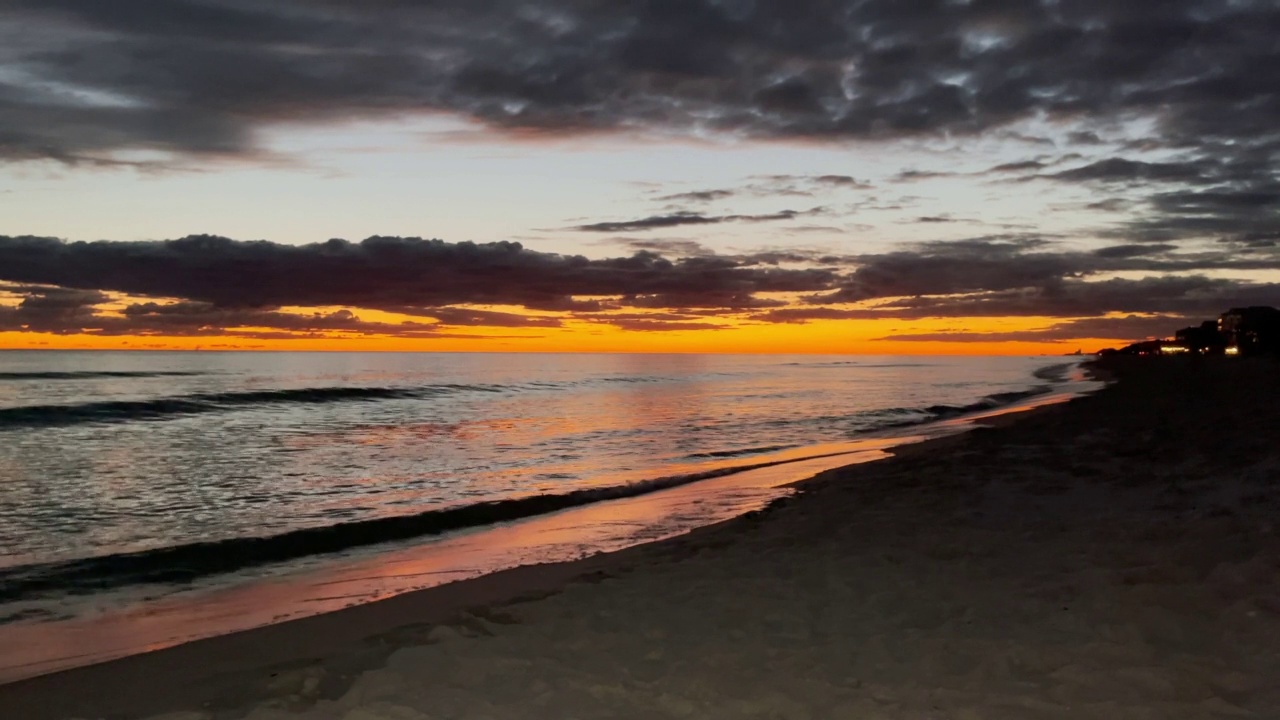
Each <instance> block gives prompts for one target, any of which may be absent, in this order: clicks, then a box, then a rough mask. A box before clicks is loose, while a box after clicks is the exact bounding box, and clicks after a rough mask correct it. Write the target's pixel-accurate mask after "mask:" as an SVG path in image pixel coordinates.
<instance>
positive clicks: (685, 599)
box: [0, 359, 1280, 720]
mask: <svg viewBox="0 0 1280 720" xmlns="http://www.w3.org/2000/svg"><path fill="white" fill-rule="evenodd" d="M1209 360H1217V361H1209ZM1108 369H1109V370H1110V371H1112V372H1114V373H1115V374H1116V375H1117V376H1118V377H1119V382H1117V383H1116V384H1114V385H1112V386H1110V387H1108V388H1107V389H1106V390H1104V391H1102V392H1100V393H1098V394H1096V395H1094V396H1091V397H1087V398H1083V399H1080V400H1077V401H1074V402H1071V403H1069V404H1066V405H1061V406H1056V407H1050V408H1045V409H1041V410H1038V411H1035V412H1032V413H1026V414H1024V415H1022V416H1015V418H1014V419H1013V420H1012V421H1001V422H1000V423H999V426H998V427H991V428H984V429H980V430H976V431H973V432H970V433H967V434H964V435H960V436H955V437H950V438H943V439H940V440H934V441H930V442H926V443H923V444H920V445H916V446H911V447H908V448H905V449H903V450H900V451H896V454H897V455H898V456H897V457H895V458H892V459H889V460H885V461H880V462H874V463H869V464H863V465H857V466H853V467H850V468H845V469H841V470H836V471H831V472H827V473H824V474H822V475H819V476H818V477H816V478H813V479H812V480H808V481H806V482H805V483H803V485H802V488H801V489H802V492H801V493H800V494H798V495H797V496H795V497H793V498H789V499H787V500H786V501H784V502H781V503H778V504H775V505H774V506H772V507H770V508H769V509H768V510H766V511H763V512H759V513H755V514H753V515H751V516H749V517H744V518H740V519H737V520H733V521H729V522H726V523H721V524H719V525H716V526H713V527H709V528H704V529H702V530H698V531H695V532H693V533H691V534H688V535H685V536H682V537H679V538H676V539H673V540H668V541H664V542H660V543H655V544H652V545H647V546H641V547H637V548H633V549H631V550H627V551H623V552H619V553H613V554H609V555H604V556H598V557H595V558H591V559H588V560H584V561H580V562H576V563H565V564H560V565H549V566H537V567H526V568H518V569H516V570H512V571H508V572H504V573H498V574H495V575H491V576H487V577H484V578H480V579H478V580H473V581H467V582H462V583H455V584H452V585H446V586H443V587H439V588H434V589H431V590H427V591H423V592H420V593H414V594H409V595H404V596H400V597H397V598H392V599H390V600H387V601H384V602H380V603H375V604H372V605H366V606H361V607H356V608H351V609H349V610H344V611H341V612H337V613H332V614H329V615H323V616H318V617H313V618H308V619H305V620H300V621H295V622H290V623H284V624H280V625H275V626H270V627H266V628H261V629H258V630H252V631H249V632H245V633H240V634H237V635H232V636H227V637H222V638H214V639H212V640H207V641H201V642H198V643H192V644H190V645H185V646H181V647H177V648H173V649H169V650H165V651H161V652H156V653H150V654H147V655H141V656H136V657H132V658H126V659H124V660H120V661H116V662H112V663H106V664H103V665H98V666H93V667H88V668H82V669H78V670H73V671H68V672H64V673H58V674H55V675H49V676H45V677H41V678H35V679H33V680H28V681H24V682H20V683H15V684H11V685H8V686H3V687H0V716H3V717H5V718H15V719H22V720H42V719H44V718H86V719H88V718H141V717H163V718H165V720H179V719H181V720H212V719H215V718H242V717H247V718H251V719H252V720H285V719H288V718H333V719H341V720H379V719H385V720H426V719H428V718H495V719H501V718H605V717H616V718H660V717H674V718H680V717H689V718H694V717H697V718H701V717H707V718H788V719H792V718H796V719H803V718H815V719H817V718H859V719H860V718H868V719H872V718H935V719H939V720H941V719H952V718H954V719H957V720H961V719H975V720H976V719H998V718H1009V719H1014V718H1016V719H1019V720H1023V719H1028V720H1036V719H1040V718H1046V719H1047V718H1117V719H1119V718H1219V717H1221V718H1230V717H1258V718H1273V717H1280V534H1278V533H1277V527H1276V523H1277V522H1280V497H1278V496H1277V493H1276V486H1277V479H1278V478H1280V442H1278V440H1280V404H1278V403H1277V402H1276V400H1277V398H1280V367H1277V365H1276V364H1275V363H1273V362H1272V363H1268V362H1252V361H1245V360H1238V359H1206V361H1203V362H1182V361H1173V360H1167V361H1164V360H1157V361H1145V362H1144V361H1141V360H1133V361H1128V362H1119V363H1117V364H1113V365H1111V366H1110V367H1109V368H1108Z"/></svg>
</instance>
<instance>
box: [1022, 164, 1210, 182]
mask: <svg viewBox="0 0 1280 720" xmlns="http://www.w3.org/2000/svg"><path fill="white" fill-rule="evenodd" d="M1215 166H1216V163H1213V162H1210V161H1205V162H1142V161H1138V160H1127V159H1125V158H1108V159H1106V160H1099V161H1097V162H1094V163H1090V164H1088V165H1084V166H1082V167H1078V168H1072V169H1070V170H1063V171H1061V172H1056V173H1052V174H1049V175H1040V176H1038V177H1042V178H1049V179H1053V180H1069V181H1089V180H1096V181H1099V182H1114V183H1132V182H1186V183H1205V182H1209V181H1210V176H1211V174H1212V173H1213V171H1214V170H1215V169H1216V167H1215Z"/></svg>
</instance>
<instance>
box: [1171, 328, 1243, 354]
mask: <svg viewBox="0 0 1280 720" xmlns="http://www.w3.org/2000/svg"><path fill="white" fill-rule="evenodd" d="M1174 338H1175V341H1176V342H1177V343H1178V344H1179V345H1181V346H1182V347H1184V348H1186V349H1187V352H1191V353H1195V354H1197V355H1222V354H1223V353H1225V352H1226V350H1227V345H1229V344H1230V343H1228V342H1227V338H1226V336H1225V335H1223V334H1222V332H1221V331H1219V329H1218V323H1217V322H1215V321H1213V320H1205V321H1204V322H1202V323H1200V324H1199V325H1192V326H1191V327H1186V328H1182V329H1181V330H1179V331H1178V332H1177V334H1176V335H1174Z"/></svg>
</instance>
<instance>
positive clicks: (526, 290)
mask: <svg viewBox="0 0 1280 720" xmlns="http://www.w3.org/2000/svg"><path fill="white" fill-rule="evenodd" d="M834 279H835V275H834V273H833V272H832V271H830V270H821V269H786V268H776V267H759V266H752V264H751V263H750V262H747V261H744V260H738V259H734V258H725V257H690V258H684V259H678V260H668V259H666V258H664V257H662V256H660V255H657V254H655V253H652V252H637V253H635V254H634V255H631V256H629V257H619V258H607V259H602V260H590V259H587V258H585V257H581V256H566V255H556V254H552V253H541V252H536V251H533V250H529V249H527V248H525V247H523V246H521V245H520V244H519V243H509V242H501V243H489V244H475V243H469V242H463V243H446V242H443V241H440V240H423V239H420V238H398V237H372V238H368V239H366V240H364V241H362V242H360V243H351V242H347V241H345V240H330V241H328V242H324V243H316V244H312V245H300V246H294V245H282V244H278V243H272V242H267V241H253V242H242V241H235V240H230V239H227V238H221V237H214V236H192V237H187V238H182V239H179V240H169V241H163V242H107V241H100V242H74V243H68V242H62V241H59V240H56V239H52V238H38V237H3V236H0V280H9V281H15V282H22V283H33V284H34V283H39V284H45V285H56V286H60V287H65V288H79V289H88V290H103V291H115V292H122V293H128V294H133V295H146V296H152V297H166V298H167V297H174V298H182V299H186V300H191V301H196V302H203V303H210V304H212V305H216V306H219V307H235V308H261V307H283V306H298V305H301V306H334V305H339V306H353V307H364V308H373V309H386V310H390V311H400V310H402V309H404V308H438V307H444V306H449V305H461V304H477V305H481V304H497V305H521V306H524V307H526V308H530V309H535V310H547V311H556V310H565V311H582V310H591V309H595V308H596V307H598V303H595V302H593V301H589V300H588V301H583V300H579V299H576V298H575V296H589V297H599V296H630V297H637V298H645V302H646V303H648V304H650V305H653V306H657V305H658V304H660V303H661V302H662V300H661V299H662V298H668V297H669V298H678V299H679V302H678V304H677V305H675V306H681V305H685V304H687V303H689V302H692V301H695V300H696V303H695V304H694V305H691V306H697V307H710V306H711V305H709V304H708V303H711V302H714V301H716V300H717V299H721V298H724V299H727V300H732V306H734V307H738V306H743V305H745V304H749V302H748V300H749V299H750V298H752V297H753V296H754V295H755V294H756V293H762V292H805V291H816V290H821V289H824V288H828V287H832V286H833V283H834Z"/></svg>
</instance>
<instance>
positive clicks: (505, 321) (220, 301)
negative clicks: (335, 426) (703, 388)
mask: <svg viewBox="0 0 1280 720" xmlns="http://www.w3.org/2000/svg"><path fill="white" fill-rule="evenodd" d="M1151 8H1156V9H1157V10H1156V11H1154V12H1153V11H1152V10H1151ZM1277 118H1280V7H1278V6H1277V5H1276V3H1274V2H1272V1H1270V0H1259V1H1257V2H1251V1H1248V0H1204V1H1192V0H1167V1H1165V2H1161V3H1158V4H1148V3H1123V2H1116V1H1115V0H1018V1H1015V0H968V1H967V2H966V1H964V0H947V1H943V0H937V1H932V0H929V1H926V0H920V1H918V2H901V1H900V0H857V1H852V0H851V1H846V2H841V1H838V0H625V1H623V0H614V1H612V2H605V1H603V0H548V1H544V2H527V1H523V0H439V1H436V2H427V1H425V0H366V1H364V2H356V1H355V0H112V1H111V2H103V0H10V1H9V2H6V3H5V4H4V7H3V9H0V347H3V348H135V349H137V348H204V349H228V348H264V349H299V350H317V349H325V350H338V349H350V350H492V351H518V350H533V351H546V350H554V351H579V350H581V351H611V352H613V351H634V352H842V353H864V352H865V353H1018V354H1028V353H1065V352H1071V351H1074V350H1076V349H1077V348H1083V349H1084V350H1086V351H1092V350H1096V349H1098V348H1100V347H1103V346H1106V345H1114V344H1117V343H1124V342H1128V341H1130V340H1133V339H1139V338H1145V337H1148V336H1163V335H1170V334H1172V332H1173V331H1174V330H1175V329H1177V328H1179V327H1182V326H1184V325H1187V324H1190V323H1191V322H1193V321H1194V322H1199V321H1200V320H1201V319H1205V318H1209V317H1214V316H1216V315H1217V314H1218V313H1219V312H1221V311H1223V310H1225V309H1227V308H1229V307H1232V306H1238V305H1256V304H1280V219H1278V218H1280V123H1278V122H1277Z"/></svg>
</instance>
